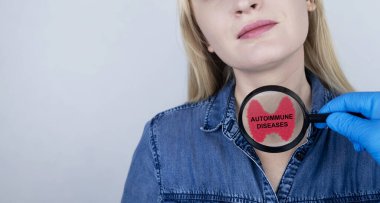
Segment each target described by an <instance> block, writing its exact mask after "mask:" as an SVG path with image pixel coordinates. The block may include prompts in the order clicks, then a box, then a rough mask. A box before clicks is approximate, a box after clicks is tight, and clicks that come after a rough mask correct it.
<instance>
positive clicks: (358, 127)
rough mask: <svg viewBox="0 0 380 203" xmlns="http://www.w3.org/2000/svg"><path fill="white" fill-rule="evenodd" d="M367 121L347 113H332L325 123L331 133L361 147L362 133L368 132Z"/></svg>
mask: <svg viewBox="0 0 380 203" xmlns="http://www.w3.org/2000/svg"><path fill="white" fill-rule="evenodd" d="M368 122H369V121H368V120H366V119H362V118H359V117H357V116H353V115H351V114H349V113H341V112H337V113H332V114H330V115H329V116H328V117H327V119H326V123H327V125H328V126H329V128H331V129H332V130H333V131H335V132H338V133H339V134H341V135H343V136H345V137H347V138H348V139H349V140H350V141H351V142H353V143H358V144H360V145H363V143H364V141H365V140H363V137H365V136H363V134H364V132H370V131H371V128H370V125H369V124H368Z"/></svg>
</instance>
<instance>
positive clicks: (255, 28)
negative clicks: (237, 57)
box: [237, 20, 278, 39]
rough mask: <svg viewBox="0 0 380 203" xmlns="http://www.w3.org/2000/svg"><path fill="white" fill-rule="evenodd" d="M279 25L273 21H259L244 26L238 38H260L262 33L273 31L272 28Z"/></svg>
mask: <svg viewBox="0 0 380 203" xmlns="http://www.w3.org/2000/svg"><path fill="white" fill-rule="evenodd" d="M277 24H278V22H276V21H273V20H258V21H256V22H254V23H251V24H248V25H246V26H244V27H243V28H242V29H241V31H240V32H239V34H238V35H237V38H238V39H248V38H255V37H258V36H259V35H261V34H262V33H264V32H266V31H268V30H270V29H272V27H274V26H275V25H277Z"/></svg>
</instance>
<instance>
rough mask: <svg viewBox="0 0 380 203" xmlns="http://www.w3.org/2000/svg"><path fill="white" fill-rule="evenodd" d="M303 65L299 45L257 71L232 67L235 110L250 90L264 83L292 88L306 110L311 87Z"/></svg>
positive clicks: (308, 105)
mask: <svg viewBox="0 0 380 203" xmlns="http://www.w3.org/2000/svg"><path fill="white" fill-rule="evenodd" d="M304 67H305V65H304V51H303V47H301V48H300V49H299V50H297V51H296V52H295V53H293V54H292V55H291V56H289V57H288V58H287V59H286V60H283V61H281V62H277V63H272V64H270V65H266V67H260V68H258V69H260V70H259V71H244V70H239V69H235V68H234V75H235V79H236V86H235V98H236V105H237V111H236V112H239V109H240V105H241V103H242V101H243V99H244V98H245V97H246V96H247V95H248V94H249V93H250V92H251V91H252V90H254V89H256V88H259V87H261V86H264V85H280V86H284V87H286V88H288V89H290V90H292V91H293V92H295V93H296V94H297V95H298V96H299V97H300V98H301V99H302V101H303V102H304V104H305V106H306V108H307V110H310V106H311V89H310V85H309V83H308V82H307V79H306V74H305V68H304Z"/></svg>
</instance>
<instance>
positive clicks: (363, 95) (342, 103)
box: [319, 92, 380, 119]
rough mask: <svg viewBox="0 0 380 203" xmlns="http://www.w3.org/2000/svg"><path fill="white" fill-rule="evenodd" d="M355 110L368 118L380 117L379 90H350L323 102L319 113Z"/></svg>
mask: <svg viewBox="0 0 380 203" xmlns="http://www.w3.org/2000/svg"><path fill="white" fill-rule="evenodd" d="M330 112H356V113H361V114H363V115H364V116H365V117H367V118H369V119H380V92H350V93H346V94H342V95H340V96H338V97H336V98H334V99H332V100H331V101H330V102H328V103H327V104H325V105H324V106H323V107H322V108H321V109H320V111H319V113H330Z"/></svg>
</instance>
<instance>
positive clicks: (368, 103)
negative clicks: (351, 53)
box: [315, 92, 380, 164]
mask: <svg viewBox="0 0 380 203" xmlns="http://www.w3.org/2000/svg"><path fill="white" fill-rule="evenodd" d="M347 112H356V113H361V114H362V115H363V116H364V117H366V118H360V117H358V116H354V115H352V114H350V113H347ZM319 113H331V114H330V115H329V116H328V117H327V119H326V124H327V126H328V127H329V128H330V129H332V130H333V131H335V132H338V133H339V134H341V135H343V136H345V137H347V138H348V139H349V140H350V141H351V142H352V143H353V145H354V148H355V150H356V151H357V152H359V151H361V150H365V151H367V152H368V153H369V154H370V155H371V156H372V157H373V158H374V159H375V160H376V161H377V162H378V163H379V164H380V92H351V93H346V94H342V95H340V96H338V97H336V98H334V99H333V100H331V101H330V102H328V103H327V104H325V105H324V106H323V107H322V108H321V110H320V111H319ZM326 124H324V123H317V124H315V126H316V127H317V128H324V127H326Z"/></svg>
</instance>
